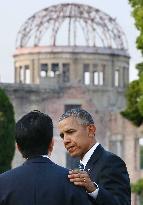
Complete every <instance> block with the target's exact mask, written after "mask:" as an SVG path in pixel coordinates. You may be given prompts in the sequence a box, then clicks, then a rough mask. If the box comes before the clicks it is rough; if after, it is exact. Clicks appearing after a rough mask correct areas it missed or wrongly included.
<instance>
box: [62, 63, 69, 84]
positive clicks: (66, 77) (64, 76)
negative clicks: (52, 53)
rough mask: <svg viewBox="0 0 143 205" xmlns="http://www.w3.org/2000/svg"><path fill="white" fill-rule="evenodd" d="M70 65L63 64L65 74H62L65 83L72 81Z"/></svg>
mask: <svg viewBox="0 0 143 205" xmlns="http://www.w3.org/2000/svg"><path fill="white" fill-rule="evenodd" d="M69 74H70V64H69V63H63V74H62V78H63V82H64V83H67V82H69V81H70V75H69Z"/></svg>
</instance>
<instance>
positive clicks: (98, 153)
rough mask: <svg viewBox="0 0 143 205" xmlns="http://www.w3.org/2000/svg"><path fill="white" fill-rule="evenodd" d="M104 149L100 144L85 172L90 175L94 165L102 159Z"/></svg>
mask: <svg viewBox="0 0 143 205" xmlns="http://www.w3.org/2000/svg"><path fill="white" fill-rule="evenodd" d="M103 150H104V148H103V147H102V146H101V145H100V144H99V145H98V146H97V148H96V149H95V150H94V152H93V154H92V155H91V157H90V159H89V161H88V162H87V164H86V167H85V170H86V171H87V172H88V173H90V172H91V171H92V169H93V168H94V164H95V163H96V162H97V161H98V160H99V159H100V156H101V154H102V151H103Z"/></svg>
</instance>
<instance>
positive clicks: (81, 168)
mask: <svg viewBox="0 0 143 205" xmlns="http://www.w3.org/2000/svg"><path fill="white" fill-rule="evenodd" d="M78 168H79V170H81V171H83V170H84V165H83V164H82V163H79V165H78Z"/></svg>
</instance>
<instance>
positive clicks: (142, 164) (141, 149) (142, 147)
mask: <svg viewBox="0 0 143 205" xmlns="http://www.w3.org/2000/svg"><path fill="white" fill-rule="evenodd" d="M139 157H140V169H143V138H140V139H139Z"/></svg>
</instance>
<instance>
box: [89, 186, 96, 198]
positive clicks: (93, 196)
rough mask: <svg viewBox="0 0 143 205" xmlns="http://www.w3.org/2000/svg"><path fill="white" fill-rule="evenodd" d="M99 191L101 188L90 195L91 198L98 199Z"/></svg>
mask: <svg viewBox="0 0 143 205" xmlns="http://www.w3.org/2000/svg"><path fill="white" fill-rule="evenodd" d="M98 191H99V188H98V189H96V190H95V191H93V192H91V193H88V194H89V196H91V197H92V198H94V199H96V198H97V195H98Z"/></svg>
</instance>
